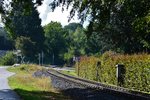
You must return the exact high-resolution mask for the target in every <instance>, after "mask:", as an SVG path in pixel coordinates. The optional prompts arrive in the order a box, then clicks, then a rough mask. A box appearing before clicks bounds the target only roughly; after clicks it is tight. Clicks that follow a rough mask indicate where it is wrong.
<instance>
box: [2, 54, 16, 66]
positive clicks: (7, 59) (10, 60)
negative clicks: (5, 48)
mask: <svg viewBox="0 0 150 100" xmlns="http://www.w3.org/2000/svg"><path fill="white" fill-rule="evenodd" d="M14 63H15V55H14V54H13V52H7V53H6V55H5V56H3V57H2V58H0V65H13V64H14Z"/></svg>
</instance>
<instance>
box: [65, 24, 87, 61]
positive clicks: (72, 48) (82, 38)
mask: <svg viewBox="0 0 150 100" xmlns="http://www.w3.org/2000/svg"><path fill="white" fill-rule="evenodd" d="M64 29H65V30H68V34H67V36H66V40H67V52H66V53H65V55H64V59H65V60H67V62H68V63H70V62H71V60H72V58H73V57H74V56H81V55H84V54H85V53H86V51H85V48H86V35H85V33H84V31H85V29H84V28H83V26H82V25H81V24H79V23H70V24H68V25H66V26H65V27H64Z"/></svg>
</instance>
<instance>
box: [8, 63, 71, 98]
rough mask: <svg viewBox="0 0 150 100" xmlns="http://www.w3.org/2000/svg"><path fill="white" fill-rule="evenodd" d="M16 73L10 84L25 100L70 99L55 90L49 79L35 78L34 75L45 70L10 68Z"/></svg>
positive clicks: (37, 68)
mask: <svg viewBox="0 0 150 100" xmlns="http://www.w3.org/2000/svg"><path fill="white" fill-rule="evenodd" d="M8 70H9V71H13V72H15V73H16V75H15V76H12V77H10V78H9V84H10V86H11V88H13V89H14V90H15V91H16V92H17V93H18V94H19V95H20V96H21V98H22V99H23V100H66V99H69V97H67V96H64V95H63V94H62V93H61V92H59V91H57V90H55V89H54V88H53V87H52V85H51V81H50V79H49V78H47V77H41V78H35V77H32V74H33V73H34V72H35V71H37V70H44V69H42V67H40V66H37V65H21V66H20V67H16V68H9V69H8Z"/></svg>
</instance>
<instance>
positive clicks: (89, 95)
mask: <svg viewBox="0 0 150 100" xmlns="http://www.w3.org/2000/svg"><path fill="white" fill-rule="evenodd" d="M47 72H48V74H49V75H50V76H51V79H52V81H55V82H54V84H53V85H57V86H56V87H57V88H60V89H62V90H63V91H65V92H66V93H67V94H70V95H71V96H72V97H74V98H75V100H129V99H132V100H150V95H149V94H146V93H142V92H137V91H133V90H129V89H126V88H122V87H118V86H112V85H106V84H102V83H99V82H95V81H91V80H86V79H82V78H78V77H73V76H69V75H66V74H63V73H61V72H59V71H56V70H49V71H47ZM63 86H64V87H63ZM62 87H63V88H62ZM77 97H78V98H77Z"/></svg>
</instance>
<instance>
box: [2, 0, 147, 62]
mask: <svg viewBox="0 0 150 100" xmlns="http://www.w3.org/2000/svg"><path fill="white" fill-rule="evenodd" d="M57 1H59V0H56V1H54V3H53V4H51V6H52V5H55V4H57ZM86 1H87V0H85V2H83V1H81V2H80V3H81V4H80V5H78V4H79V2H78V1H74V0H73V1H70V2H73V5H74V6H73V7H75V8H74V9H72V13H70V14H71V16H73V13H74V11H75V10H77V11H78V13H79V18H80V19H81V20H82V21H84V19H85V17H86V16H90V19H89V20H90V24H89V25H88V27H86V28H83V26H82V25H81V24H79V23H71V24H69V25H66V26H64V27H63V26H62V25H61V24H60V23H59V22H50V23H49V24H48V25H45V26H44V27H42V26H41V19H40V18H39V13H38V11H37V6H35V5H36V4H37V2H35V3H33V2H32V0H31V1H26V2H25V1H24V0H22V1H12V3H10V4H9V5H10V6H11V9H8V8H7V7H5V4H2V5H1V6H2V7H1V10H0V12H1V18H2V22H3V23H4V25H5V27H4V29H5V30H6V31H7V35H5V34H6V32H1V31H0V38H2V39H0V43H1V45H0V49H17V50H21V53H22V55H23V56H24V57H25V59H26V61H27V62H30V63H37V62H38V59H39V54H42V52H43V53H44V63H50V64H64V63H67V64H71V63H72V58H73V57H74V56H82V55H87V56H89V55H101V54H103V53H104V52H105V51H108V50H112V51H115V52H118V53H124V54H133V53H140V52H147V53H149V52H150V29H149V24H150V15H149V9H150V4H149V1H148V0H132V1H129V0H123V1H120V0H119V1H116V2H114V1H112V0H107V1H103V2H101V1H93V2H92V1H89V2H86ZM63 2H64V3H63ZM65 2H66V1H60V2H59V3H58V5H60V4H61V3H63V4H66V5H67V4H68V3H65ZM100 4H101V6H100ZM58 5H55V6H53V7H54V8H55V7H56V6H58ZM68 5H69V4H68ZM88 5H90V6H88ZM53 7H52V8H53ZM84 8H86V9H87V12H86V11H85V9H84ZM84 11H85V13H82V12H84ZM82 14H83V15H82ZM6 36H7V37H6Z"/></svg>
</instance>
